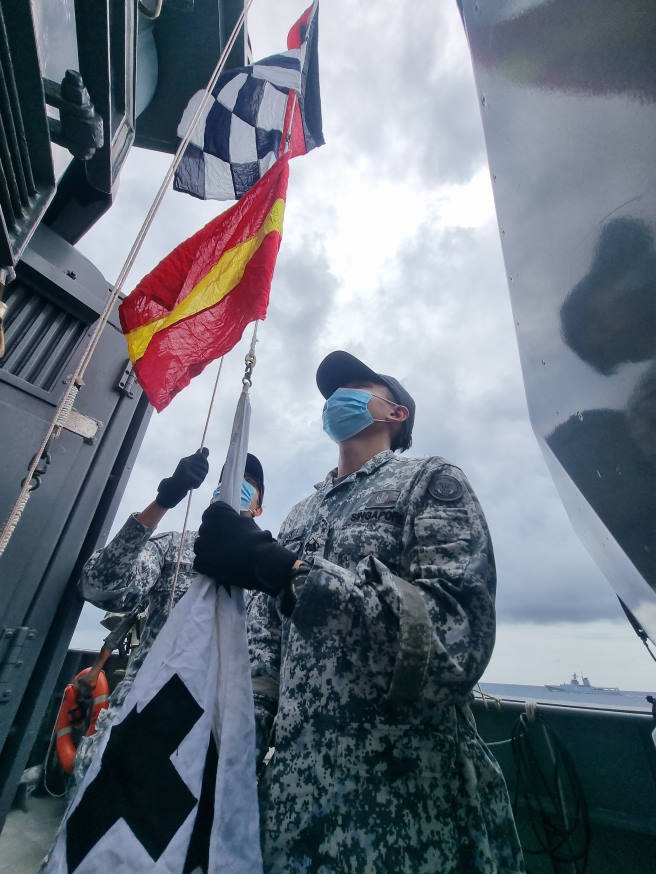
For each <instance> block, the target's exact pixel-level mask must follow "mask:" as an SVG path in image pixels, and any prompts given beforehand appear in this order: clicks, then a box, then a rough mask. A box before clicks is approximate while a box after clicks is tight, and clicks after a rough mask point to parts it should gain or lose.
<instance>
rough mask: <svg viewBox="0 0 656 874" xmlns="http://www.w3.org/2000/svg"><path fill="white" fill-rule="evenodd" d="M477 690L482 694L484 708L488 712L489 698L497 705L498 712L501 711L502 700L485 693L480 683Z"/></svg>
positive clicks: (477, 684)
mask: <svg viewBox="0 0 656 874" xmlns="http://www.w3.org/2000/svg"><path fill="white" fill-rule="evenodd" d="M476 688H477V689H478V691H479V692H480V694H481V699H482V701H483V706H484V707H485V709H486V710H487V709H488V707H487V699H488V698H489V699H490V701H494V703H495V704H496V706H497V710H501V698H497V697H496V696H495V695H488V694H487V692H484V691H483V690H482V689H481V684H480V683H476Z"/></svg>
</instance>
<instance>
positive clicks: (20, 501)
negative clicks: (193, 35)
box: [0, 0, 253, 556]
mask: <svg viewBox="0 0 656 874" xmlns="http://www.w3.org/2000/svg"><path fill="white" fill-rule="evenodd" d="M252 3H253V0H244V8H243V9H242V11H241V13H240V15H239V17H238V19H237V22H236V23H235V26H234V28H233V30H232V33H231V34H230V36H229V38H228V41H227V42H226V44H225V47H224V49H223V51H222V52H221V56H220V57H219V60H218V62H217V65H216V67H215V68H214V72H213V73H212V76H211V77H210V81H209V82H208V84H207V87H206V89H205V93H204V94H203V97H202V99H201V101H200V102H199V104H198V107H197V108H196V112H195V113H194V116H193V118H192V119H191V122H190V123H189V126H188V128H187V130H186V132H185V135H184V136H183V138H182V140H181V141H180V145H179V146H178V149H177V151H176V153H175V155H174V157H173V160H172V162H171V165H170V167H169V169H168V171H167V173H166V175H165V177H164V180H163V181H162V184H161V185H160V187H159V190H158V192H157V194H156V195H155V199H154V201H153V203H152V205H151V207H150V209H149V210H148V214H147V215H146V218H145V219H144V222H143V224H142V226H141V228H140V230H139V233H138V234H137V236H136V239H135V241H134V243H133V244H132V248H131V249H130V251H129V253H128V256H127V258H126V260H125V263H124V265H123V267H122V268H121V272H120V273H119V275H118V279H117V280H116V283H115V284H114V287H113V288H112V290H111V292H110V294H109V296H108V298H107V302H106V304H105V308H104V309H103V311H102V313H101V314H100V317H99V319H98V321H97V322H96V325H95V328H94V330H93V332H92V334H91V337H90V338H89V342H88V344H87V347H86V349H85V350H84V352H83V354H82V357H81V359H80V361H79V363H78V365H77V367H76V369H75V372H74V373H73V375H72V376H71V379H70V382H69V384H68V387H67V388H66V391H65V392H64V394H63V395H62V397H61V400H60V401H59V403H58V404H57V407H56V409H55V412H54V414H53V417H52V420H51V422H50V425H49V426H48V429H47V431H46V434H45V436H44V438H43V440H42V442H41V446H40V447H39V449H38V450H37V452H36V454H35V456H34V458H33V459H32V462H31V463H30V465H29V466H28V470H27V476H26V477H25V479H24V480H23V485H22V488H21V491H20V493H19V495H18V497H17V499H16V502H15V503H14V506H13V507H12V509H11V511H10V513H9V516H8V518H7V521H6V522H5V524H4V526H3V529H2V532H1V533H0V556H2V554H3V553H4V551H5V549H6V548H7V546H8V544H9V541H10V540H11V537H12V535H13V533H14V531H15V530H16V526H17V525H18V523H19V522H20V519H21V516H22V514H23V512H24V510H25V507H26V505H27V502H28V499H29V497H30V492H32V491H34V489H35V487H34V486H33V485H32V480H33V478H34V472H35V471H36V469H37V466H38V464H39V461H40V460H41V458H42V457H43V454H44V452H45V451H46V447H47V446H48V444H49V442H50V440H51V437H52V436H53V434H54V436H55V437H57V436H58V435H59V433H60V432H61V429H62V428H63V426H64V424H65V422H66V418H67V417H68V414H69V412H70V411H71V410H72V408H73V404H74V403H75V400H76V398H77V393H78V391H79V390H80V388H81V387H82V386H83V385H84V379H83V377H84V373H85V371H86V369H87V367H88V365H89V363H90V361H91V358H92V356H93V353H94V352H95V349H96V346H97V345H98V342H99V340H100V336H101V334H102V332H103V330H104V329H105V326H106V325H107V322H108V320H109V317H110V315H111V313H112V310H113V308H114V304H115V303H116V301H117V299H118V296H119V294H120V293H121V291H122V289H123V284H124V282H125V280H126V278H127V276H128V274H129V272H130V270H131V269H132V267H133V265H134V262H135V260H136V257H137V255H138V254H139V250H140V249H141V246H142V244H143V241H144V239H145V237H146V234H147V233H148V231H149V230H150V226H151V224H152V222H153V219H154V218H155V214H156V212H157V210H158V208H159V206H160V204H161V202H162V200H163V198H164V194H165V193H166V190H167V188H168V186H169V183H170V182H171V179H172V178H173V174H174V173H175V170H176V167H177V166H178V164H179V162H180V159H181V158H182V155H183V153H184V151H185V149H186V148H187V145H188V144H189V140H190V139H191V136H192V134H193V131H194V128H195V127H196V124H197V123H198V121H199V119H200V117H201V115H202V113H203V110H204V109H205V106H206V105H207V102H208V101H209V99H210V96H211V93H212V89H213V88H214V86H215V85H216V82H217V80H218V78H219V76H220V75H221V73H222V71H223V68H224V66H225V63H226V61H227V59H228V55H229V54H230V51H231V50H232V47H233V46H234V44H235V42H236V41H237V37H238V35H239V31H240V30H241V27H242V25H243V23H244V21H245V20H246V15H247V13H248V10H249V9H250V7H251V5H252Z"/></svg>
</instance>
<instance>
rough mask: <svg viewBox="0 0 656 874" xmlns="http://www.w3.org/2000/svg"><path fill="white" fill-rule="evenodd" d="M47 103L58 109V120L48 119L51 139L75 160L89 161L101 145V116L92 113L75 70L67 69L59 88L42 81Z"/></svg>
mask: <svg viewBox="0 0 656 874" xmlns="http://www.w3.org/2000/svg"><path fill="white" fill-rule="evenodd" d="M43 86H44V92H45V98H46V103H48V104H49V105H50V106H54V107H56V108H57V109H58V110H59V117H60V119H61V120H60V121H57V119H55V118H50V116H48V128H49V130H50V139H51V140H52V141H53V142H54V143H57V145H59V146H63V147H64V148H65V149H68V151H69V152H70V153H71V154H72V155H73V156H74V157H76V158H79V159H80V160H82V161H88V160H89V158H92V157H93V156H94V155H95V153H96V150H97V149H101V148H102V146H103V143H104V130H103V120H102V116H100V115H98V113H97V112H96V111H95V109H94V106H93V103H92V102H91V98H90V97H89V92H88V91H87V89H86V88H85V87H84V82H83V81H82V76H81V75H80V74H79V73H78V72H77V70H66V75H65V76H64V78H63V79H62V83H61V85H58V84H57V83H56V82H53V81H52V80H51V79H44V80H43Z"/></svg>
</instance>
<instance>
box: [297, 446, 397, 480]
mask: <svg viewBox="0 0 656 874" xmlns="http://www.w3.org/2000/svg"><path fill="white" fill-rule="evenodd" d="M392 458H394V451H393V450H392V449H385V450H384V451H383V452H379V453H378V455H374V457H373V458H370V459H369V461H366V462H365V463H364V464H363V465H362V467H361V468H360V469H359V470H354V471H353V472H352V473H350V474H348V476H345V477H344V479H343V480H340V482H339V483H338V484H337V485H340V486H341V485H342V483H346V482H351V481H352V480H354V479H355V477H356V476H358V475H362V476H368V475H369V474H370V473H373V472H374V471H375V470H378V468H379V467H382V466H383V465H384V464H387V462H388V461H390V460H391V459H392ZM336 476H337V468H336V467H334V468H333V469H332V470H331V471H330V472H329V473H328V474H327V475H326V478H325V479H324V480H323V481H322V482H318V483H315V485H314V487H315V489H317V490H319V489H331V488H333V487H334V486H335V478H336Z"/></svg>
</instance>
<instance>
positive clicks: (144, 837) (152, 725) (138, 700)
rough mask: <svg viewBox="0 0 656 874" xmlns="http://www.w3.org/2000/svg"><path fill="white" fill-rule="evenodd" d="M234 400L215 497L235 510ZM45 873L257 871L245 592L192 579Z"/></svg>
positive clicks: (246, 413)
mask: <svg viewBox="0 0 656 874" xmlns="http://www.w3.org/2000/svg"><path fill="white" fill-rule="evenodd" d="M249 421H250V404H249V401H248V395H247V391H246V389H244V391H243V392H242V395H241V398H240V401H239V404H238V407H237V413H236V415H235V422H234V425H233V432H232V438H231V444H230V450H229V452H228V459H227V461H226V465H225V470H224V477H223V485H222V492H221V498H222V499H223V500H228V502H230V503H231V504H232V505H233V506H236V508H237V509H238V506H239V494H240V487H241V481H242V478H243V471H244V466H245V462H246V450H247V444H248V426H249ZM45 871H46V874H107V872H112V874H164V872H166V874H261V872H262V858H261V852H260V838H259V813H258V805H257V786H256V779H255V720H254V712H253V693H252V687H251V679H250V669H249V660H248V646H247V641H246V626H245V611H244V600H243V593H242V590H241V589H239V588H236V587H234V588H233V589H232V594H231V595H228V593H227V592H226V591H225V589H219V590H218V591H217V587H216V585H215V583H214V581H213V580H211V579H210V578H209V577H203V576H199V578H198V579H197V580H196V581H194V582H193V583H192V585H191V586H190V587H189V589H188V590H187V592H186V593H185V595H184V596H183V597H182V598H181V599H180V601H179V602H178V604H177V605H176V607H175V609H174V610H173V612H172V613H171V616H170V617H169V619H168V620H167V622H166V624H165V625H164V627H163V628H162V631H161V632H160V633H159V635H158V636H157V638H156V640H155V641H154V643H153V645H152V647H151V649H150V652H149V653H148V655H147V656H146V658H145V660H144V663H143V665H142V666H141V669H140V670H139V672H138V674H137V676H136V677H135V680H134V683H133V685H132V688H131V689H130V691H129V693H128V695H127V696H126V698H125V701H124V702H123V706H122V707H121V709H120V711H119V712H118V713H117V716H116V719H115V720H114V722H113V723H112V726H111V728H110V730H109V731H108V732H106V733H105V735H104V736H103V738H102V739H101V742H100V743H99V745H98V751H97V753H96V756H95V758H94V759H93V761H92V762H91V764H90V765H89V768H88V770H87V772H86V774H85V777H84V779H83V781H82V783H81V784H80V787H79V789H78V792H77V794H76V796H75V798H74V799H73V801H72V802H71V804H70V805H69V808H68V810H67V812H66V816H65V818H64V821H63V823H62V825H61V827H60V829H59V832H58V835H57V838H56V841H55V845H54V847H53V849H52V852H51V855H50V858H49V861H48V864H47V867H46V869H45Z"/></svg>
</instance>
